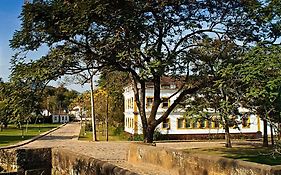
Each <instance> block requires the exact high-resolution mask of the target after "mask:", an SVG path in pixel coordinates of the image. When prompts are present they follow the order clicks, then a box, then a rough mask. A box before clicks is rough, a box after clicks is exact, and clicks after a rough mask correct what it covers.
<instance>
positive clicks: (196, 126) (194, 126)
mask: <svg viewBox="0 0 281 175" xmlns="http://www.w3.org/2000/svg"><path fill="white" fill-rule="evenodd" d="M192 128H198V122H197V119H193V121H192Z"/></svg>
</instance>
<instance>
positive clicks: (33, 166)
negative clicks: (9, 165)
mask: <svg viewBox="0 0 281 175" xmlns="http://www.w3.org/2000/svg"><path fill="white" fill-rule="evenodd" d="M16 153H17V172H18V174H19V175H37V174H38V175H51V172H52V150H51V148H38V149H17V150H16Z"/></svg>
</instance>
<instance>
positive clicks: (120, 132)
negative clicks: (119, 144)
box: [113, 126, 124, 136]
mask: <svg viewBox="0 0 281 175" xmlns="http://www.w3.org/2000/svg"><path fill="white" fill-rule="evenodd" d="M123 132H124V128H123V126H118V127H116V128H115V129H114V131H113V135H115V136H117V135H121V134H122V133H123Z"/></svg>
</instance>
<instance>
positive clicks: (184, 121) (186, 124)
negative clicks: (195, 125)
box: [178, 118, 190, 129]
mask: <svg viewBox="0 0 281 175" xmlns="http://www.w3.org/2000/svg"><path fill="white" fill-rule="evenodd" d="M178 128H179V129H184V128H190V119H189V118H179V119H178Z"/></svg>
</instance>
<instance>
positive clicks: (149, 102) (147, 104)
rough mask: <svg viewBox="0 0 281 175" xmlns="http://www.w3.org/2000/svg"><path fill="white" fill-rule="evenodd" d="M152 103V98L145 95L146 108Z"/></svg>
mask: <svg viewBox="0 0 281 175" xmlns="http://www.w3.org/2000/svg"><path fill="white" fill-rule="evenodd" d="M152 103H153V98H152V97H147V98H146V108H149V107H151V106H152Z"/></svg>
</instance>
